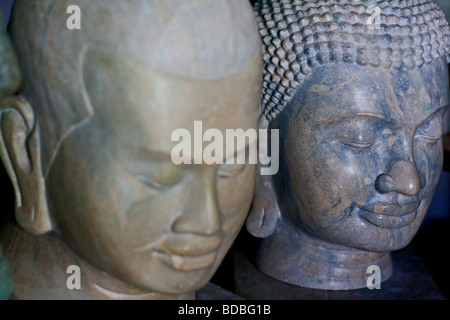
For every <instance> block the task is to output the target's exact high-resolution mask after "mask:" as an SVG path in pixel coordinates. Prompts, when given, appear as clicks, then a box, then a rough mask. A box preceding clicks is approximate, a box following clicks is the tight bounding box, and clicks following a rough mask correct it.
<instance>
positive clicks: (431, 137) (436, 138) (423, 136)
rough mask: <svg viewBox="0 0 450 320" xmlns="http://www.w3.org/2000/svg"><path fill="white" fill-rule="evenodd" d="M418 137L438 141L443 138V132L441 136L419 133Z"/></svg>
mask: <svg viewBox="0 0 450 320" xmlns="http://www.w3.org/2000/svg"><path fill="white" fill-rule="evenodd" d="M416 137H417V138H422V139H424V140H427V141H429V142H437V141H439V140H441V139H442V134H440V135H439V136H437V135H436V136H434V135H426V134H419V135H417V136H416Z"/></svg>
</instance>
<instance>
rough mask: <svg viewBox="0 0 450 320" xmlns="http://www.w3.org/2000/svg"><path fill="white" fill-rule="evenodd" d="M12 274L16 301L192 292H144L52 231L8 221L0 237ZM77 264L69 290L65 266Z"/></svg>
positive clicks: (164, 296) (191, 295)
mask: <svg viewBox="0 0 450 320" xmlns="http://www.w3.org/2000/svg"><path fill="white" fill-rule="evenodd" d="M0 241H1V245H2V246H3V248H4V255H5V256H6V257H7V258H8V259H9V261H10V262H11V267H12V270H13V275H14V290H13V294H12V298H13V299H17V300H36V299H37V300H193V299H195V292H193V293H187V294H183V295H170V294H162V293H156V292H148V291H145V290H143V289H140V288H137V287H134V286H132V285H130V284H127V283H125V282H123V281H121V280H118V279H116V278H114V277H112V276H111V275H109V274H107V273H105V272H102V271H100V270H98V269H97V268H95V267H94V266H92V265H91V264H89V263H88V262H86V261H84V260H83V259H82V258H80V257H79V256H78V255H77V254H76V253H75V252H74V251H73V250H72V249H70V248H69V247H68V246H67V245H66V244H65V243H64V242H63V241H61V240H60V239H59V238H58V237H56V236H55V235H52V234H48V235H44V236H40V237H36V236H32V235H30V234H28V233H26V232H24V231H23V230H21V229H20V228H19V227H18V226H17V225H16V224H15V223H11V224H10V225H8V226H7V227H6V228H5V229H4V230H2V233H1V237H0ZM72 265H75V266H79V267H80V270H81V289H80V290H77V289H75V290H70V289H68V288H67V282H68V279H69V277H70V274H66V272H67V268H68V267H69V266H72Z"/></svg>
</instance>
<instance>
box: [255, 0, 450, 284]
mask: <svg viewBox="0 0 450 320" xmlns="http://www.w3.org/2000/svg"><path fill="white" fill-rule="evenodd" d="M255 10H256V13H257V16H258V19H259V25H260V32H261V35H262V38H263V42H264V61H265V70H264V89H263V106H262V112H261V113H262V116H263V119H264V120H265V121H266V122H267V123H266V126H268V127H269V128H270V129H279V130H280V131H279V133H280V170H279V172H278V174H276V175H275V176H273V177H272V178H268V179H267V181H263V183H261V182H260V183H259V185H257V191H256V196H255V203H254V206H253V209H252V212H251V215H250V216H249V220H248V223H247V225H248V229H249V231H250V232H251V233H252V234H254V235H255V236H258V237H261V238H264V240H263V241H262V242H261V245H260V248H259V251H258V254H257V257H256V264H257V266H258V267H259V268H260V270H262V271H263V272H264V273H266V274H268V275H270V276H272V277H274V278H276V279H279V280H282V281H285V282H288V283H292V284H295V285H299V286H302V287H309V288H316V289H331V290H347V289H357V288H363V287H366V284H367V283H366V280H367V277H368V274H367V269H368V267H369V266H371V265H376V266H379V267H380V270H381V278H382V281H383V280H386V279H387V278H389V276H390V275H391V274H392V263H391V258H390V254H389V252H391V251H394V250H398V249H401V248H403V247H405V246H407V245H408V244H409V243H410V241H411V240H412V239H413V237H414V235H415V234H416V232H417V231H418V229H419V227H420V225H421V223H422V221H423V219H424V216H425V214H426V212H427V209H428V206H429V205H430V202H431V200H432V198H433V195H434V192H435V188H436V187H437V184H438V181H439V177H440V174H441V170H442V162H443V151H442V149H443V148H442V142H441V135H442V132H443V117H444V113H445V111H446V107H447V105H448V91H449V81H448V66H447V57H448V53H449V48H450V47H449V44H450V43H449V28H448V24H447V22H446V20H445V17H444V15H443V13H442V12H441V10H440V9H439V8H438V7H437V6H436V5H435V4H434V3H433V2H431V1H426V0H412V1H378V0H371V1H298V0H293V1H288V0H274V1H264V0H261V1H259V2H258V4H257V5H256V9H255ZM261 221H263V223H261Z"/></svg>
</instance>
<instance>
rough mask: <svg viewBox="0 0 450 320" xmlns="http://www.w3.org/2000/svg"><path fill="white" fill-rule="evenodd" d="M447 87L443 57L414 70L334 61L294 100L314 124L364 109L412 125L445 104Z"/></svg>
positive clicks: (368, 112) (302, 89)
mask: <svg viewBox="0 0 450 320" xmlns="http://www.w3.org/2000/svg"><path fill="white" fill-rule="evenodd" d="M448 88H449V83H448V69H447V64H446V62H445V59H439V60H436V61H434V62H433V63H431V64H426V65H424V66H422V67H421V68H416V69H412V70H385V69H381V68H372V67H364V66H359V65H354V64H336V65H328V66H324V67H322V68H320V69H318V70H317V71H316V72H315V73H314V75H313V76H312V78H310V79H309V80H307V81H306V82H305V83H304V85H303V86H302V87H301V88H300V89H299V91H298V92H297V94H296V97H295V98H294V99H295V102H294V103H295V104H298V111H299V112H302V113H306V114H308V116H309V117H312V118H313V119H314V120H315V121H317V122H326V121H330V120H334V119H338V118H340V117H345V116H351V115H353V114H358V113H367V114H374V115H379V116H382V117H385V118H388V119H392V120H396V121H399V122H404V123H407V124H415V123H420V122H422V121H423V120H425V119H426V118H427V117H428V116H430V115H431V114H433V113H434V112H436V111H437V110H438V109H440V108H441V107H443V106H446V105H447V104H448Z"/></svg>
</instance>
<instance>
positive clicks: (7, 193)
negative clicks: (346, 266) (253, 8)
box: [0, 0, 450, 298]
mask: <svg viewBox="0 0 450 320" xmlns="http://www.w3.org/2000/svg"><path fill="white" fill-rule="evenodd" d="M255 1H256V0H250V2H252V3H254V2H255ZM13 2H14V0H0V9H1V10H2V12H3V16H4V19H3V20H4V21H3V25H4V26H6V25H7V21H8V20H9V16H10V11H11V8H12V5H13ZM437 2H438V3H439V4H440V5H442V7H443V8H444V9H445V10H447V11H448V12H447V16H448V18H449V19H450V1H449V0H438V1H437ZM446 131H450V112H447V118H446ZM0 190H1V191H0V203H1V206H0V227H1V226H2V225H3V224H4V222H5V221H6V220H8V219H11V218H12V215H11V213H12V212H13V207H14V193H13V190H12V186H11V184H10V182H9V179H8V177H7V175H6V173H5V171H4V167H3V165H2V164H1V163H0ZM245 233H246V232H245V230H244V231H243V232H242V234H241V236H240V239H241V241H239V240H238V241H237V243H242V239H243V238H245V239H247V240H248V238H247V235H246V234H245ZM412 245H413V247H414V248H415V249H416V251H417V252H418V253H419V255H420V256H421V257H422V258H423V260H424V262H425V264H426V265H427V267H428V269H429V271H430V273H431V274H432V276H433V277H434V279H435V280H436V282H437V283H438V285H439V286H440V288H441V290H442V291H443V293H444V294H445V295H446V296H447V298H450V276H447V274H448V273H449V272H450V268H448V267H447V266H446V261H447V259H446V258H447V257H448V256H449V250H450V249H449V245H450V172H443V174H442V178H441V181H440V184H439V186H438V188H437V191H436V196H435V198H434V200H433V202H432V204H431V206H430V208H429V211H428V214H427V217H426V219H425V222H424V224H423V226H422V228H421V230H420V231H419V233H418V235H417V236H416V237H415V239H414V241H413V244H412ZM231 269H232V258H231V256H230V255H229V256H228V257H227V258H226V259H225V261H224V263H223V266H222V267H221V268H220V269H219V271H218V272H217V274H216V276H215V277H214V279H213V280H212V281H213V282H215V283H217V284H218V285H221V286H222V287H224V288H227V289H229V290H233V284H232V283H233V279H230V274H232V270H231Z"/></svg>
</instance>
